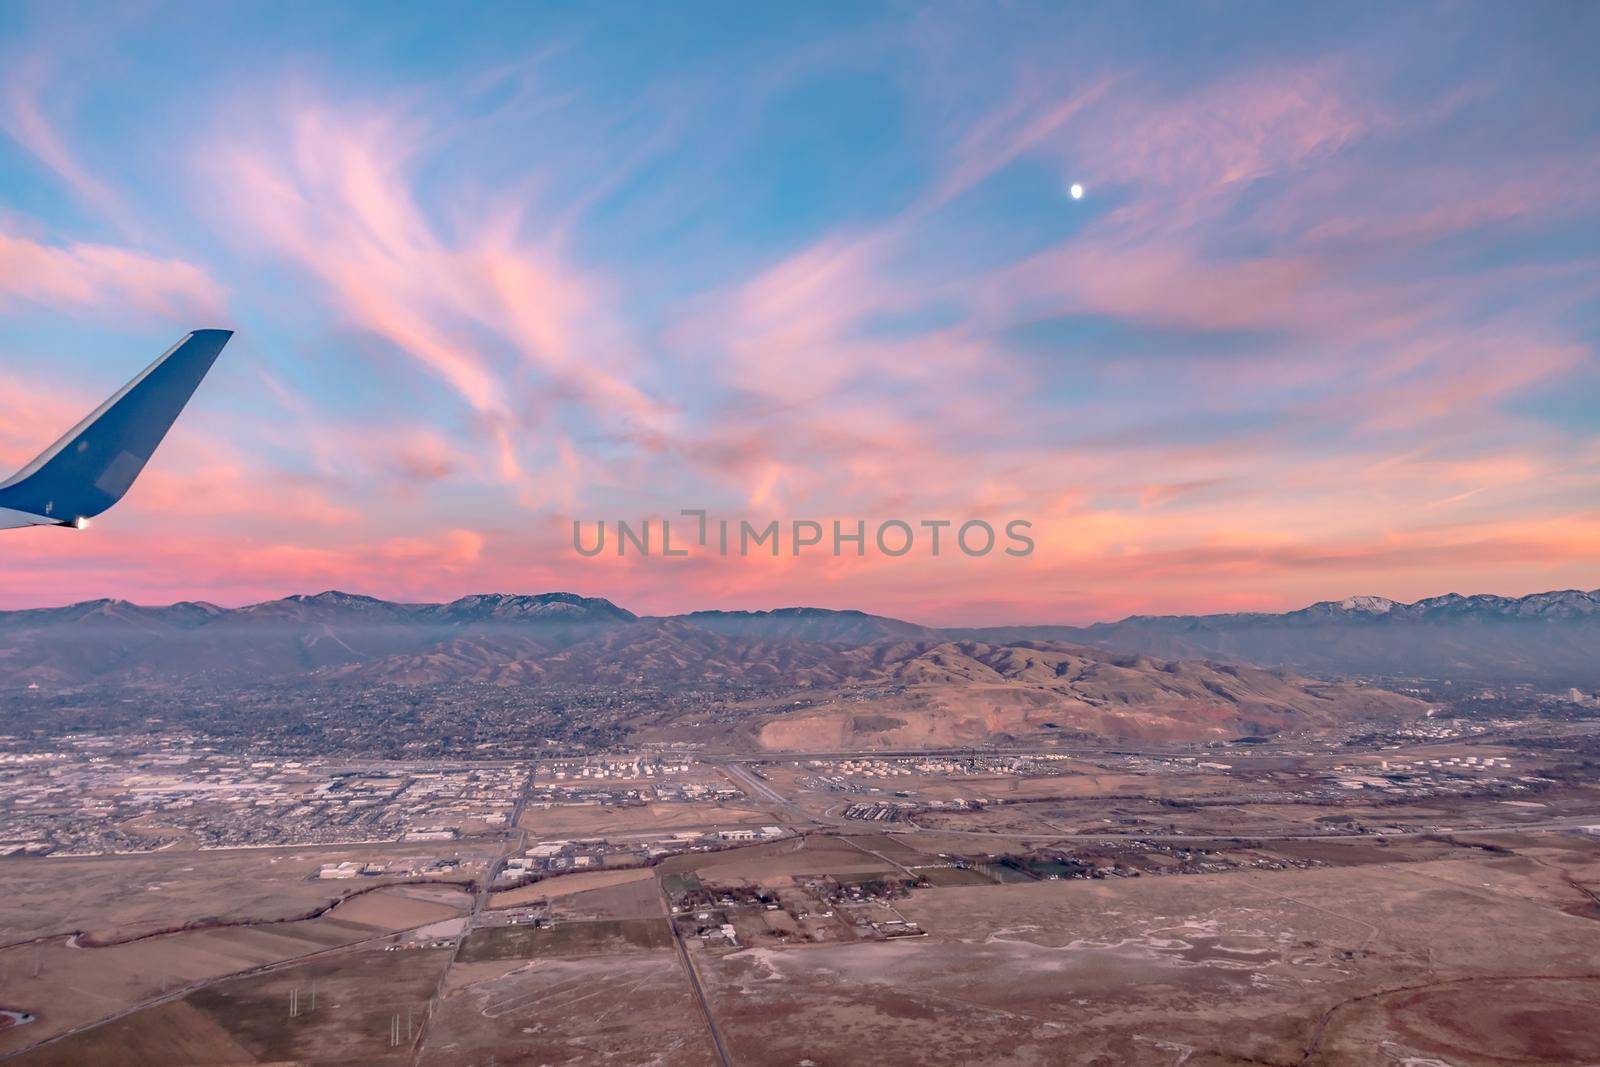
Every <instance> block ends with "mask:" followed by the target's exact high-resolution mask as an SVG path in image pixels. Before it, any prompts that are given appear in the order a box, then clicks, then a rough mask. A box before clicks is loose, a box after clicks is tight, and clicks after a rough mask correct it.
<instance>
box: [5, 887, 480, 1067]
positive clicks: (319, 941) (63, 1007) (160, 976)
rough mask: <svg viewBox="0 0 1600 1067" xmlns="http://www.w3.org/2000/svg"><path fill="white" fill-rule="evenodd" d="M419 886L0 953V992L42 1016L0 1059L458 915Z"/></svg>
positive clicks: (13, 1037) (14, 1037) (18, 1033)
mask: <svg viewBox="0 0 1600 1067" xmlns="http://www.w3.org/2000/svg"><path fill="white" fill-rule="evenodd" d="M422 888H423V887H418V888H416V889H406V890H402V889H400V888H388V889H380V890H377V891H375V892H373V893H369V894H364V895H363V896H361V897H358V898H356V899H354V900H352V901H350V902H348V903H345V904H341V905H340V906H339V907H337V908H335V909H333V911H331V912H329V913H328V914H327V915H325V916H323V917H321V918H318V919H311V920H306V921H301V922H287V923H273V924H270V925H262V926H239V927H226V928H222V929H216V930H201V931H192V932H185V933H178V934H167V935H161V936H156V937H150V938H146V939H144V940H141V941H135V942H132V943H129V944H122V945H113V946H109V947H104V948H82V947H76V946H75V945H73V944H70V943H68V942H67V941H66V940H64V939H63V940H56V941H51V942H48V943H44V944H40V945H37V946H25V947H18V948H13V949H10V950H8V951H5V952H0V987H3V988H5V990H6V996H7V998H8V999H15V1000H16V1001H18V1002H19V1004H20V1005H21V1006H23V1007H24V1008H25V1009H26V1010H29V1011H32V1012H33V1013H34V1014H36V1015H37V1016H38V1017H39V1018H38V1021H37V1022H34V1023H30V1024H29V1025H28V1026H25V1027H19V1028H17V1029H15V1030H12V1031H7V1032H4V1033H0V1053H4V1052H5V1051H8V1050H11V1049H15V1048H19V1047H22V1046H23V1045H27V1044H31V1043H33V1042H35V1041H38V1040H39V1039H41V1038H44V1037H48V1036H50V1035H51V1034H55V1033H59V1032H61V1031H63V1030H65V1029H68V1028H70V1027H73V1026H80V1025H83V1024H84V1023H87V1022H91V1021H93V1020H95V1019H97V1018H101V1017H103V1016H105V1015H108V1014H110V1013H112V1012H115V1011H119V1010H122V1009H125V1008H127V1007H129V1006H131V1005H134V1004H138V1003H140V1002H141V1001H144V1000H148V999H151V998H153V997H157V996H160V995H161V994H162V993H164V992H168V991H171V990H177V989H181V988H183V987H184V986H186V985H191V984H193V983H196V982H200V981H203V980H206V979H212V978H217V977H220V976H222V975H227V974H232V973H235V972H238V971H243V970H246V969H249V968H254V967H260V966H262V965H264V964H269V963H276V962H278V961H280V960H287V959H293V958H295V957H297V956H304V955H306V954H308V953H313V952H320V951H323V950H325V949H329V948H333V947H336V946H339V945H347V944H351V943H354V942H358V941H365V940H370V939H373V938H378V937H382V936H383V935H384V934H386V933H388V932H389V931H391V930H398V929H403V928H407V927H410V926H413V925H422V924H423V923H428V922H435V921H438V920H440V919H445V918H449V917H451V916H455V915H459V914H460V913H461V910H462V907H463V906H464V905H465V904H466V903H467V898H466V895H465V894H464V893H460V892H459V891H453V890H448V889H442V890H441V889H432V890H431V891H430V892H431V893H432V894H437V893H439V892H445V893H452V894H453V895H454V896H455V897H456V898H459V900H458V902H457V903H455V904H447V903H443V902H440V901H438V900H429V899H419V898H417V897H415V896H413V895H412V894H414V893H417V892H419V891H420V890H421V889H422ZM36 971H37V977H35V972H36Z"/></svg>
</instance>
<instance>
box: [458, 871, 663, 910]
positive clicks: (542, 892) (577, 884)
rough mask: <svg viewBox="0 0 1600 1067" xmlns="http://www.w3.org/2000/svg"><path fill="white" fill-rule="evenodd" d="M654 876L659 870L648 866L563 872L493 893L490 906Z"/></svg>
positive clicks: (509, 905) (552, 897) (517, 904)
mask: <svg viewBox="0 0 1600 1067" xmlns="http://www.w3.org/2000/svg"><path fill="white" fill-rule="evenodd" d="M654 879H655V872H654V871H653V870H651V869H650V868H648V867H638V868H633V869H630V870H620V871H583V872H582V873H580V874H563V875H560V876H558V877H555V878H545V879H542V880H541V881H538V882H534V883H533V884H532V885H525V886H520V887H518V888H516V889H503V890H501V891H500V892H498V893H493V894H490V897H489V907H491V908H516V907H521V906H522V905H524V904H529V903H532V902H533V901H535V900H555V899H557V898H559V897H564V896H571V895H572V894H573V893H584V892H587V891H589V890H591V889H603V888H605V887H607V886H613V885H626V884H628V883H629V882H640V881H646V882H648V881H653V880H654Z"/></svg>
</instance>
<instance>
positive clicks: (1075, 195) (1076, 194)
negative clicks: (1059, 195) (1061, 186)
mask: <svg viewBox="0 0 1600 1067" xmlns="http://www.w3.org/2000/svg"><path fill="white" fill-rule="evenodd" d="M1067 192H1068V193H1069V194H1071V196H1072V199H1074V200H1082V199H1083V186H1081V185H1079V184H1078V183H1077V182H1073V183H1072V187H1071V188H1070V189H1068V190H1067Z"/></svg>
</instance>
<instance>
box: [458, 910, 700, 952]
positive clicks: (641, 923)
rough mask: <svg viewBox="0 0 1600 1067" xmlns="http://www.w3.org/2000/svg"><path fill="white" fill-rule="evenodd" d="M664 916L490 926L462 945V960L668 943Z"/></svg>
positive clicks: (632, 949)
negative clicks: (659, 917) (539, 924)
mask: <svg viewBox="0 0 1600 1067" xmlns="http://www.w3.org/2000/svg"><path fill="white" fill-rule="evenodd" d="M671 944H672V931H671V929H670V928H669V927H668V926H667V921H666V920H665V919H611V920H603V921H598V922H563V923H558V924H557V925H555V926H548V927H533V926H490V927H484V928H481V929H478V930H474V931H473V932H472V933H471V934H470V935H469V936H468V937H467V940H466V943H465V944H463V945H462V946H461V956H460V958H461V960H462V961H463V962H465V963H482V962H485V961H489V960H509V959H524V960H531V959H543V958H546V957H562V956H602V955H611V954H617V953H624V952H641V951H650V950H655V949H663V948H667V947H669V946H671Z"/></svg>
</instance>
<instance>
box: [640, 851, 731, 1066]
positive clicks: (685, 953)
mask: <svg viewBox="0 0 1600 1067" xmlns="http://www.w3.org/2000/svg"><path fill="white" fill-rule="evenodd" d="M656 889H657V890H658V891H659V892H660V893H661V902H662V905H663V906H664V907H665V908H666V910H667V922H668V924H670V925H671V927H672V943H673V944H674V945H676V946H677V948H678V962H679V963H682V964H683V973H684V974H685V975H687V976H688V978H689V988H690V990H692V991H693V993H694V999H695V1003H697V1004H698V1005H699V1006H700V1014H701V1016H702V1017H704V1018H705V1021H706V1031H707V1032H708V1033H709V1034H710V1035H711V1045H712V1047H713V1048H715V1049H716V1050H717V1059H718V1060H719V1061H721V1063H722V1067H733V1057H732V1056H731V1055H729V1053H728V1046H727V1044H726V1043H725V1042H724V1041H723V1040H722V1031H721V1030H720V1029H719V1028H718V1027H717V1017H716V1016H715V1015H713V1014H712V1013H711V1001H709V1000H707V999H706V991H705V989H704V988H703V987H702V986H701V985H700V972H699V971H698V970H696V968H695V965H694V957H692V956H690V955H689V946H688V945H686V944H684V941H683V934H682V933H680V932H679V930H678V924H677V922H675V921H674V920H673V918H672V898H671V897H669V896H667V888H666V886H664V885H663V884H662V883H661V879H659V878H658V879H656Z"/></svg>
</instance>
